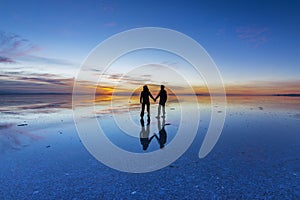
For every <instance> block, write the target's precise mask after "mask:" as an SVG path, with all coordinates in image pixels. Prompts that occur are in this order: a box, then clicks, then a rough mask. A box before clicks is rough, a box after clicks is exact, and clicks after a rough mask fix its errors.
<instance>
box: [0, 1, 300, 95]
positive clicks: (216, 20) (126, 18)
mask: <svg viewBox="0 0 300 200" xmlns="http://www.w3.org/2000/svg"><path fill="white" fill-rule="evenodd" d="M0 3H1V7H0V19H1V20H0V92H62V93H63V92H71V91H72V85H73V81H74V79H75V78H76V75H77V73H78V70H79V69H80V65H81V64H82V63H83V61H84V60H85V59H86V58H87V56H88V55H89V53H90V52H91V50H93V49H94V48H95V47H96V46H97V45H98V44H99V43H101V42H102V41H104V40H106V39H107V38H109V37H111V36H112V35H114V34H117V33H120V32H122V31H126V30H129V29H132V28H141V27H163V28H168V29H173V30H176V31H179V32H181V33H183V34H186V35H187V36H189V37H191V38H193V39H194V40H195V41H197V42H198V43H199V44H200V45H202V46H203V48H204V49H205V50H206V51H207V53H208V54H209V55H210V56H211V58H212V59H213V61H214V62H215V64H216V66H217V67H218V69H219V71H220V73H221V75H222V78H223V80H224V83H225V85H226V89H227V91H228V92H230V93H243V94H244V93H255V92H258V91H260V92H261V93H300V91H299V85H300V78H299V77H300V56H299V55H300V40H299V35H300V23H299V21H300V13H299V9H300V2H299V1H296V0H295V1H292V0H289V1H268V0H261V1H255V0H253V1H231V0H229V1H168V0H167V1H135V0H133V1H91V0H87V1H83V0H82V1H79V0H73V1H68V0H66V1H56V0H51V1H50V0H49V1H47V0H44V1H32V0H27V1H21V0H20V1H16V0H0ZM120 45H121V44H120ZM156 53H157V52H156ZM138 55H139V54H137V55H135V56H132V57H130V56H129V57H128V58H127V59H123V60H124V62H123V63H122V62H121V61H122V59H121V60H120V61H119V62H117V64H116V65H118V67H119V68H118V69H117V70H115V71H113V70H112V71H113V72H111V73H112V74H110V75H111V76H114V77H116V76H117V75H118V74H120V72H118V70H120V69H122V67H124V68H126V67H127V66H129V65H133V64H134V63H135V61H134V60H135V59H139V58H141V56H138ZM144 56H145V57H146V59H153V62H154V63H161V64H162V65H163V64H166V63H167V64H168V63H169V64H170V65H176V66H177V67H178V66H179V68H180V67H181V68H186V66H187V65H185V64H182V62H181V61H180V59H178V58H176V57H175V56H173V57H172V56H168V55H167V54H165V53H161V54H160V56H157V57H155V56H153V52H152V53H149V52H144ZM130 59H131V60H130ZM176 59H177V61H174V60H176ZM128 60H129V61H128ZM181 60H182V59H181ZM125 61H126V62H125ZM172 63H173V64H172ZM156 70H157V71H156V72H154V71H155V69H154V71H153V70H152V71H151V70H150V71H149V70H148V72H147V73H148V74H143V72H142V71H140V72H139V74H138V75H136V76H143V77H148V78H147V79H149V76H150V75H153V74H151V73H154V74H155V73H158V72H159V68H157V69H156ZM121 71H122V70H121ZM144 71H145V70H144ZM144 73H145V72H144ZM192 74H193V73H192V72H191V73H190V75H192ZM153 77H155V76H154V75H153ZM129 79H133V80H135V81H138V80H137V79H136V77H134V76H133V75H132V76H127V79H126V80H128V82H132V80H129ZM198 79H199V82H197V80H198ZM107 81H108V83H109V79H108V80H107ZM148 81H150V82H151V80H148ZM152 81H153V82H155V83H158V81H157V80H152ZM161 82H163V81H161ZM168 83H169V84H170V80H169V81H168ZM193 84H194V85H195V87H196V86H197V87H200V86H202V85H203V84H204V82H203V80H201V78H195V79H194V81H193Z"/></svg>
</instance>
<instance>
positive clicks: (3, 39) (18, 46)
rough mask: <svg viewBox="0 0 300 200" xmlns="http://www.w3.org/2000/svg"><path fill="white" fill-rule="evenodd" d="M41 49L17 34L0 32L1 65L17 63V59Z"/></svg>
mask: <svg viewBox="0 0 300 200" xmlns="http://www.w3.org/2000/svg"><path fill="white" fill-rule="evenodd" d="M38 50H40V48H39V47H38V46H36V45H33V44H32V43H31V42H29V41H28V40H27V39H24V38H22V37H21V36H19V35H16V34H10V33H5V32H3V31H0V63H13V62H16V61H15V58H17V57H20V56H24V55H28V54H30V53H32V52H34V51H38Z"/></svg>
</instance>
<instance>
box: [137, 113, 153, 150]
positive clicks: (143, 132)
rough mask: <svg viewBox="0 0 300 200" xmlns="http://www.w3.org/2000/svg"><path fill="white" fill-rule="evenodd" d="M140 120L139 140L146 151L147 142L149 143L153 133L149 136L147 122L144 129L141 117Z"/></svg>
mask: <svg viewBox="0 0 300 200" xmlns="http://www.w3.org/2000/svg"><path fill="white" fill-rule="evenodd" d="M140 122H141V126H142V130H141V132H140V142H141V145H142V146H143V150H144V151H146V150H147V149H148V147H149V144H150V142H151V140H152V139H153V137H154V135H152V136H151V137H150V138H149V134H150V126H149V124H147V127H146V129H145V124H144V119H143V118H141V120H140Z"/></svg>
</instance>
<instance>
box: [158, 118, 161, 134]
mask: <svg viewBox="0 0 300 200" xmlns="http://www.w3.org/2000/svg"><path fill="white" fill-rule="evenodd" d="M157 129H158V132H159V131H160V130H161V123H160V118H159V117H158V118H157Z"/></svg>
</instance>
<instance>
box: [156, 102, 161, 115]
mask: <svg viewBox="0 0 300 200" xmlns="http://www.w3.org/2000/svg"><path fill="white" fill-rule="evenodd" d="M160 110H161V105H160V104H158V108H157V116H156V118H159V117H160Z"/></svg>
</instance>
